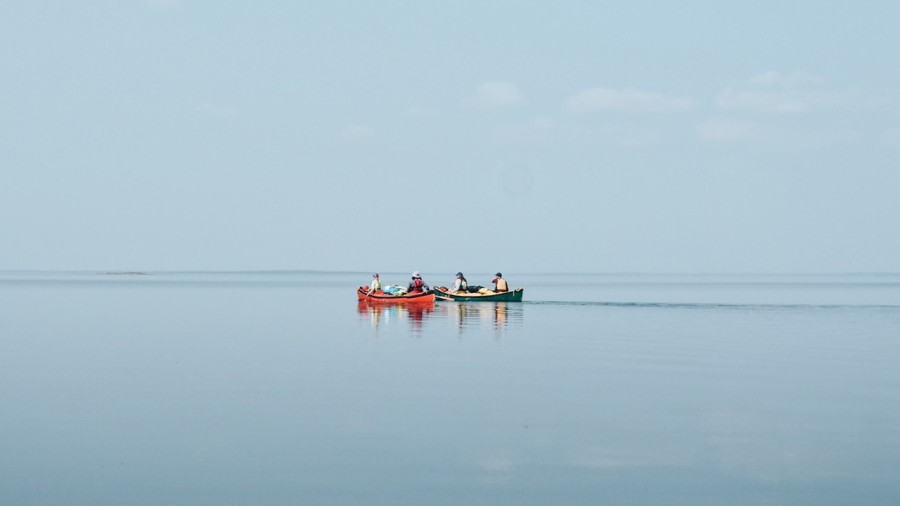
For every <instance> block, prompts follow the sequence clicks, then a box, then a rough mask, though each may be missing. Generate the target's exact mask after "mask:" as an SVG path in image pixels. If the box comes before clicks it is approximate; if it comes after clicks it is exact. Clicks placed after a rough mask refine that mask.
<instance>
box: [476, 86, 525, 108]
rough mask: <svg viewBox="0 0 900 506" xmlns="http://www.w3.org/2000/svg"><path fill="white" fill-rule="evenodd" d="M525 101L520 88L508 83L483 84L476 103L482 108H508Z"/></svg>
mask: <svg viewBox="0 0 900 506" xmlns="http://www.w3.org/2000/svg"><path fill="white" fill-rule="evenodd" d="M524 100H525V98H524V97H523V96H522V92H521V91H520V90H519V87H518V86H516V85H515V84H513V83H510V82H506V81H490V82H486V83H481V85H479V86H478V90H477V93H476V95H475V103H476V104H477V105H480V106H482V107H507V106H512V105H516V104H519V103H521V102H523V101H524Z"/></svg>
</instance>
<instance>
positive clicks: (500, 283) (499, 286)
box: [491, 272, 509, 292]
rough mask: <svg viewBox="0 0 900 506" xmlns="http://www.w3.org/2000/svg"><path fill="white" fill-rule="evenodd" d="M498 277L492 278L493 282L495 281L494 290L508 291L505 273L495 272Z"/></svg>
mask: <svg viewBox="0 0 900 506" xmlns="http://www.w3.org/2000/svg"><path fill="white" fill-rule="evenodd" d="M495 276H497V277H496V278H494V279H492V280H491V283H494V291H495V292H508V291H509V287H508V286H507V285H506V280H505V279H503V274H500V273H499V272H498V273H497V274H495Z"/></svg>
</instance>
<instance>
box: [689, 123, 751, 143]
mask: <svg viewBox="0 0 900 506" xmlns="http://www.w3.org/2000/svg"><path fill="white" fill-rule="evenodd" d="M755 134H756V123H754V122H752V121H745V120H739V119H734V118H726V117H716V118H710V119H708V120H706V121H705V122H703V123H701V124H699V125H697V137H699V138H700V139H703V140H707V141H717V142H727V141H743V140H748V139H751V138H753V136H754V135H755Z"/></svg>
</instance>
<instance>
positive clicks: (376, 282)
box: [366, 272, 381, 295]
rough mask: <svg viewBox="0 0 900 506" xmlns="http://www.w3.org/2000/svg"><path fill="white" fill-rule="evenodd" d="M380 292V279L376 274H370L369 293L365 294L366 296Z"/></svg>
mask: <svg viewBox="0 0 900 506" xmlns="http://www.w3.org/2000/svg"><path fill="white" fill-rule="evenodd" d="M380 291H381V279H380V278H379V277H378V273H377V272H376V273H375V274H372V284H371V285H369V291H368V292H366V295H372V294H373V293H375V292H380Z"/></svg>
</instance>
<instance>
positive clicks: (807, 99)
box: [716, 70, 871, 114]
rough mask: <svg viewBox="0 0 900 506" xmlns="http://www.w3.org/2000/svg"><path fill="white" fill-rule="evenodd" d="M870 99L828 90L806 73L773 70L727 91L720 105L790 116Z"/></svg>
mask: <svg viewBox="0 0 900 506" xmlns="http://www.w3.org/2000/svg"><path fill="white" fill-rule="evenodd" d="M870 100H871V97H866V96H865V95H864V94H862V93H860V92H858V91H852V90H835V89H829V88H826V87H825V80H824V79H822V78H820V77H817V76H814V75H812V74H809V73H806V72H791V73H781V72H776V71H774V70H769V71H766V72H763V73H760V74H757V75H755V76H753V77H751V78H750V79H749V80H747V82H746V83H744V84H742V85H739V86H729V87H726V88H725V89H723V90H722V91H721V92H719V95H718V96H717V97H716V106H718V107H719V109H722V110H724V111H749V112H765V113H776V114H779V113H780V114H790V113H805V112H811V111H817V110H823V109H831V108H838V107H849V106H862V105H866V103H867V102H868V101H870Z"/></svg>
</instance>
